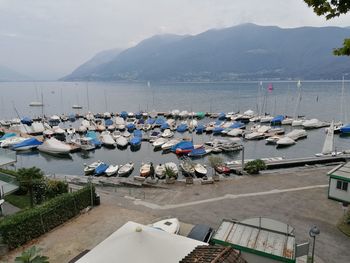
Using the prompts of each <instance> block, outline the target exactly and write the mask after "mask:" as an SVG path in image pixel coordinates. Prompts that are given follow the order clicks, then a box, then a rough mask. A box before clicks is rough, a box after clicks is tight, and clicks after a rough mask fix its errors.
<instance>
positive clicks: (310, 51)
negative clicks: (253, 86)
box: [63, 23, 350, 81]
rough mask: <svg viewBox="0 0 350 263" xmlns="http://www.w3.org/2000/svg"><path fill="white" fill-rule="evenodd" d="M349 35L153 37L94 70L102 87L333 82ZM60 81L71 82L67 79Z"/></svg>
mask: <svg viewBox="0 0 350 263" xmlns="http://www.w3.org/2000/svg"><path fill="white" fill-rule="evenodd" d="M348 35H350V29H348V28H341V27H299V28H280V27H277V26H258V25H255V24H251V23H247V24H241V25H238V26H234V27H228V28H223V29H210V30H207V31H205V32H202V33H200V34H197V35H182V36H181V35H171V34H167V35H155V36H153V37H151V38H148V39H145V40H143V41H141V42H140V43H139V44H137V45H136V46H134V47H132V48H129V49H126V50H124V51H122V52H120V53H119V54H118V55H117V56H115V57H114V58H113V59H111V60H110V61H108V62H107V63H104V64H101V65H99V66H98V67H96V69H95V71H94V72H93V73H92V74H90V75H89V79H93V80H101V81H109V80H113V81H148V80H152V81H220V80H224V81H225V80H257V79H296V78H302V79H334V78H339V77H340V76H341V75H342V73H344V72H346V70H347V69H348V68H349V67H350V59H349V58H344V57H335V56H333V55H332V49H333V48H336V47H338V46H341V44H342V41H343V39H344V38H345V37H346V36H348ZM63 79H64V80H68V81H69V80H74V78H71V77H69V76H67V77H65V78H63Z"/></svg>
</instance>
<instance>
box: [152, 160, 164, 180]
mask: <svg viewBox="0 0 350 263" xmlns="http://www.w3.org/2000/svg"><path fill="white" fill-rule="evenodd" d="M154 173H155V175H156V176H157V177H158V178H159V179H164V178H165V165H163V164H161V163H160V164H158V165H157V166H156V168H155V170H154Z"/></svg>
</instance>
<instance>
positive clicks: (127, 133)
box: [122, 131, 131, 138]
mask: <svg viewBox="0 0 350 263" xmlns="http://www.w3.org/2000/svg"><path fill="white" fill-rule="evenodd" d="M122 136H124V137H126V138H128V137H130V136H131V133H130V132H128V131H124V132H123V133H122Z"/></svg>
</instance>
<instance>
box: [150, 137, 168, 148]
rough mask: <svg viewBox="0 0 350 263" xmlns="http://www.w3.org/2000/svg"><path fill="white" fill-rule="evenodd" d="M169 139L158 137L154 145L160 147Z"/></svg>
mask: <svg viewBox="0 0 350 263" xmlns="http://www.w3.org/2000/svg"><path fill="white" fill-rule="evenodd" d="M167 141H168V139H166V138H158V139H157V140H155V141H154V142H153V143H152V145H153V147H154V148H159V147H161V146H162V145H163V144H164V143H166V142H167Z"/></svg>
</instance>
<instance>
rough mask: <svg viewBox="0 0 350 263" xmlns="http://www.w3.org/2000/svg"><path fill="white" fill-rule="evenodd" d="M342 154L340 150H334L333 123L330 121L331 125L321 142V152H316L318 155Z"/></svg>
mask: <svg viewBox="0 0 350 263" xmlns="http://www.w3.org/2000/svg"><path fill="white" fill-rule="evenodd" d="M339 154H342V153H341V152H336V151H335V150H334V123H333V122H332V123H331V126H330V127H329V129H328V130H327V134H326V139H325V141H324V144H323V148H322V152H321V153H316V154H315V155H316V156H318V157H322V156H336V155H339Z"/></svg>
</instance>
